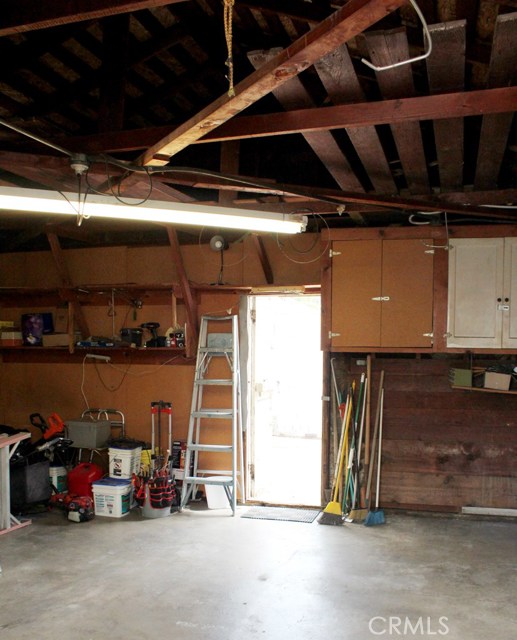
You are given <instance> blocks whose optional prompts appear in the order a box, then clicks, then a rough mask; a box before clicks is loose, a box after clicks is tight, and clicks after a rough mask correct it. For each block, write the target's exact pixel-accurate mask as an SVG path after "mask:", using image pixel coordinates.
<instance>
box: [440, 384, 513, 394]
mask: <svg viewBox="0 0 517 640" xmlns="http://www.w3.org/2000/svg"><path fill="white" fill-rule="evenodd" d="M451 388H452V389H459V390H460V391H482V392H483V393H505V394H507V395H511V396H516V395H517V391H503V390H502V389H485V387H458V386H456V385H452V386H451Z"/></svg>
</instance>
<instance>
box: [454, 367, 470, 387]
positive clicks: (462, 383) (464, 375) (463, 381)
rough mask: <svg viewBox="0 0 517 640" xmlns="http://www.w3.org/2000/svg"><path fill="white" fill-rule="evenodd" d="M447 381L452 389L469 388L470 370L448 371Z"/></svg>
mask: <svg viewBox="0 0 517 640" xmlns="http://www.w3.org/2000/svg"><path fill="white" fill-rule="evenodd" d="M449 381H450V383H451V384H452V385H453V386H454V387H471V386H472V371H471V370H470V369H450V370H449Z"/></svg>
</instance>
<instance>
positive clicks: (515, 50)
mask: <svg viewBox="0 0 517 640" xmlns="http://www.w3.org/2000/svg"><path fill="white" fill-rule="evenodd" d="M516 82H517V13H510V14H503V15H500V16H498V17H497V22H496V27H495V32H494V40H493V44H492V56H491V58H490V66H489V71H488V86H489V88H493V87H504V86H509V85H514V84H515V83H516ZM512 120H513V114H510V113H505V114H498V115H490V116H483V123H482V125H481V133H480V138H479V149H478V157H477V165H476V174H475V178H474V187H475V188H476V189H485V188H493V187H495V186H497V178H498V175H499V171H500V168H501V164H502V161H503V156H504V153H505V150H506V144H507V141H508V135H509V133H510V129H511V125H512Z"/></svg>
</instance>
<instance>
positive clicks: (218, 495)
mask: <svg viewBox="0 0 517 640" xmlns="http://www.w3.org/2000/svg"><path fill="white" fill-rule="evenodd" d="M206 479H207V480H225V479H227V477H226V476H211V477H207V478H206ZM205 495H206V504H207V506H208V508H209V509H228V508H230V502H229V501H228V498H227V497H226V491H225V490H224V487H223V485H222V484H205Z"/></svg>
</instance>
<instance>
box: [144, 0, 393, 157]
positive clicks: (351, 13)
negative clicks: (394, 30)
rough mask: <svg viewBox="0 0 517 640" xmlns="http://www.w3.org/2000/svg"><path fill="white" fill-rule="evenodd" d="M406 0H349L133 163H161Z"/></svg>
mask: <svg viewBox="0 0 517 640" xmlns="http://www.w3.org/2000/svg"><path fill="white" fill-rule="evenodd" d="M405 1H406V0H351V2H348V3H347V4H346V5H345V6H344V7H342V8H341V9H339V10H338V11H336V12H335V13H333V14H332V15H331V16H329V17H328V18H326V19H325V20H323V22H321V23H320V24H319V25H318V26H317V27H315V28H314V29H313V30H312V31H310V32H309V33H308V34H306V35H304V36H303V37H301V38H299V39H298V40H296V41H295V42H293V44H291V45H290V46H289V47H287V48H286V49H284V50H283V51H282V52H281V53H280V54H278V55H277V56H276V57H275V58H273V60H271V61H270V62H268V63H267V64H265V65H264V66H263V67H261V68H260V69H258V70H257V71H255V72H254V73H252V74H251V75H249V76H248V77H247V78H245V79H244V80H242V81H241V82H239V83H238V84H237V85H236V86H235V97H232V98H230V97H228V95H226V94H225V95H223V96H221V97H220V98H218V99H217V100H215V101H214V102H212V103H211V104H210V105H208V107H206V108H205V109H202V110H201V111H200V112H199V113H198V114H197V115H196V116H194V117H193V118H190V119H189V120H187V122H185V123H184V124H183V125H181V126H180V127H178V128H177V129H175V130H174V131H172V132H171V133H170V134H169V135H167V136H165V137H164V138H163V139H161V140H160V141H159V142H157V143H156V144H154V145H153V146H151V147H150V148H149V149H148V150H147V151H145V152H144V153H143V154H142V155H141V156H140V157H139V159H138V161H139V162H140V163H141V164H144V165H147V164H155V163H162V164H167V163H168V162H169V159H170V158H171V157H172V156H173V155H175V154H176V153H178V152H179V151H181V150H182V149H184V148H185V147H186V146H188V145H189V144H192V143H193V142H195V141H196V140H199V138H201V137H202V136H203V135H205V134H206V133H208V132H209V131H212V130H213V129H215V128H216V127H218V126H219V125H221V124H222V123H223V122H226V121H227V120H229V119H230V118H233V117H234V116H235V115H237V114H238V113H240V112H241V111H242V110H243V109H245V108H246V107H249V106H250V105H251V104H253V103H255V102H256V101H257V100H259V99H260V98H262V97H263V96H265V95H267V94H268V93H270V92H271V91H273V89H275V88H276V87H278V86H280V85H281V84H283V83H284V82H287V81H288V80H289V79H291V78H293V77H295V76H297V75H298V74H299V73H301V72H302V71H304V70H305V69H307V68H308V67H310V66H311V65H312V64H314V63H315V62H316V61H317V60H319V59H320V58H322V57H323V56H325V55H327V54H328V53H330V52H331V51H333V50H334V49H336V48H337V47H338V46H339V45H340V44H343V43H344V42H347V41H348V40H350V39H351V38H353V37H354V36H356V35H358V34H360V33H362V32H363V31H364V30H365V29H367V28H368V27H370V26H371V25H372V24H375V23H376V22H378V21H379V20H380V19H381V18H383V17H385V16H386V15H387V14H389V13H390V12H392V11H395V9H397V8H398V7H400V6H401V5H402V4H404V3H405Z"/></svg>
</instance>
